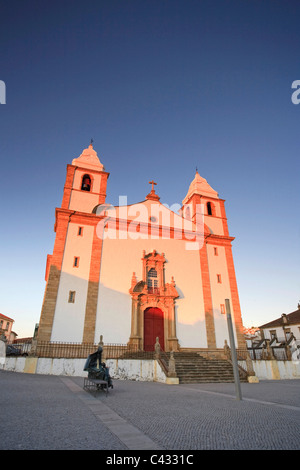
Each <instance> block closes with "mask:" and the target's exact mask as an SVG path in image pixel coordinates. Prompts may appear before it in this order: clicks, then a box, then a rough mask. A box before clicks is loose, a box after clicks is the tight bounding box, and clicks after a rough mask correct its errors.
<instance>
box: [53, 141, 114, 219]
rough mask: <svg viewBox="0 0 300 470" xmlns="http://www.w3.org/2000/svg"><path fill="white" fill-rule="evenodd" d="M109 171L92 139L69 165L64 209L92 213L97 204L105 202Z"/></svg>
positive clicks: (63, 202)
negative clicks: (95, 148) (100, 158)
mask: <svg viewBox="0 0 300 470" xmlns="http://www.w3.org/2000/svg"><path fill="white" fill-rule="evenodd" d="M108 177H109V173H107V172H106V171H105V168H104V166H103V165H102V163H101V162H100V160H99V157H98V155H97V152H96V151H95V150H94V148H93V144H92V141H91V143H90V145H89V146H88V148H86V149H85V150H83V152H82V154H81V155H80V156H79V157H78V158H74V159H73V161H72V165H68V166H67V176H66V182H65V187H64V194H63V200H62V205H61V208H62V209H68V210H72V211H79V212H87V213H91V212H92V210H93V209H94V207H95V206H97V205H98V204H104V203H105V198H106V186H107V179H108Z"/></svg>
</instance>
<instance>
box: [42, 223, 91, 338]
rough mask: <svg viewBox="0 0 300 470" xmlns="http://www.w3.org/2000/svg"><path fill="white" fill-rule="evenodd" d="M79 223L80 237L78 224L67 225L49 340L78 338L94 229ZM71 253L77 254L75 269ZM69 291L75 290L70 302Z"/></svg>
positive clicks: (83, 315) (85, 295)
mask: <svg viewBox="0 0 300 470" xmlns="http://www.w3.org/2000/svg"><path fill="white" fill-rule="evenodd" d="M80 226H82V227H83V235H82V236H78V235H77V234H78V227H79V225H78V224H74V223H70V224H69V226H68V232H67V237H66V245H65V251H64V256H63V263H62V272H61V277H60V284H59V288H58V294H57V302H56V309H55V315H54V322H53V328H52V335H51V341H64V342H81V341H82V335H83V326H84V317H85V307H86V297H87V289H88V279H89V272H90V261H91V252H92V243H93V234H94V228H93V227H91V226H89V225H80ZM74 256H77V257H79V267H78V268H76V267H74V266H73V264H74ZM70 290H71V291H75V292H76V294H75V302H74V303H69V302H68V299H69V291H70Z"/></svg>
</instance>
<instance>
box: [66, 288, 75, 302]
mask: <svg viewBox="0 0 300 470" xmlns="http://www.w3.org/2000/svg"><path fill="white" fill-rule="evenodd" d="M68 302H69V303H71V304H73V303H74V302H75V290H70V291H69V300H68Z"/></svg>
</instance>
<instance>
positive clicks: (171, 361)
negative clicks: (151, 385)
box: [168, 351, 177, 377]
mask: <svg viewBox="0 0 300 470" xmlns="http://www.w3.org/2000/svg"><path fill="white" fill-rule="evenodd" d="M168 377H177V375H176V367H175V359H174V352H173V351H171V352H170V359H169V373H168Z"/></svg>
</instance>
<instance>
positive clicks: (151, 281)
mask: <svg viewBox="0 0 300 470" xmlns="http://www.w3.org/2000/svg"><path fill="white" fill-rule="evenodd" d="M147 286H148V292H149V293H150V294H158V280H157V271H156V270H155V269H154V268H151V269H150V271H149V272H148V279H147Z"/></svg>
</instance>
